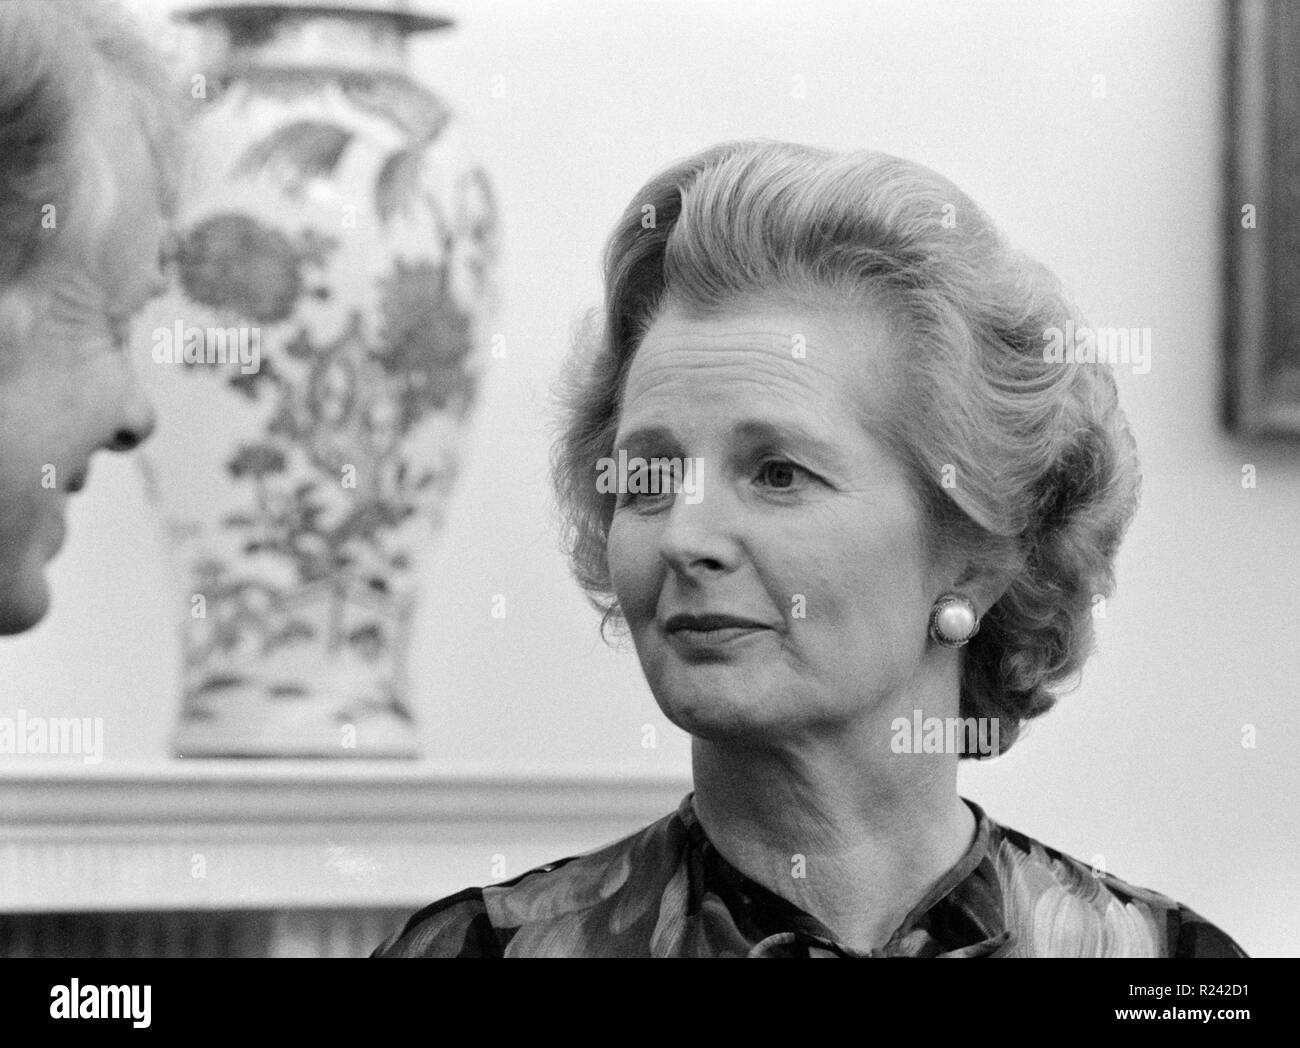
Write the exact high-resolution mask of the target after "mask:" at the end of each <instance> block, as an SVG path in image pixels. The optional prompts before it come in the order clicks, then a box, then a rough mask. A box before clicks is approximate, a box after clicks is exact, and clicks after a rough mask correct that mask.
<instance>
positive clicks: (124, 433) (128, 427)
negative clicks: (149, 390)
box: [104, 373, 158, 451]
mask: <svg viewBox="0 0 1300 1048" xmlns="http://www.w3.org/2000/svg"><path fill="white" fill-rule="evenodd" d="M157 421H158V416H157V413H156V412H155V411H154V406H153V404H152V402H151V401H150V400H149V398H148V397H147V396H145V392H144V390H143V389H142V388H141V386H140V383H139V381H138V380H137V379H136V377H135V375H134V373H132V374H131V375H130V377H129V378H128V379H127V388H126V390H125V391H124V394H123V402H122V410H121V411H120V412H119V415H118V418H117V419H116V424H115V425H114V427H113V431H112V435H111V436H110V437H109V439H108V441H107V442H105V444H104V448H105V449H106V450H108V451H131V450H133V449H135V448H137V447H139V446H140V445H141V444H143V443H144V442H145V441H146V440H148V439H149V436H150V434H152V433H153V431H154V426H155V425H156V424H157Z"/></svg>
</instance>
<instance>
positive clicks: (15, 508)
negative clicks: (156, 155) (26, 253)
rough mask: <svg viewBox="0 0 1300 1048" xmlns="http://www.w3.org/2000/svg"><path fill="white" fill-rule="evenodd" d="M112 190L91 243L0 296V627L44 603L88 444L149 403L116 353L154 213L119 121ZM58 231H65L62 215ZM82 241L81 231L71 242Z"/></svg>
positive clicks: (112, 443) (156, 227)
mask: <svg viewBox="0 0 1300 1048" xmlns="http://www.w3.org/2000/svg"><path fill="white" fill-rule="evenodd" d="M114 133H115V135H116V137H115V138H114V141H115V142H118V143H120V146H119V147H118V149H119V151H118V153H117V156H116V158H115V163H116V164H117V165H118V167H119V171H118V177H119V180H120V186H121V189H120V195H119V199H118V204H117V207H116V208H115V210H114V212H113V215H112V218H111V221H110V223H109V225H108V228H107V229H106V230H105V231H104V233H103V235H102V236H101V237H99V238H98V241H97V243H95V244H87V245H86V247H85V248H84V249H83V250H80V251H73V250H69V251H67V252H65V254H66V255H68V256H73V257H66V258H63V259H61V260H60V261H58V262H57V263H55V264H52V265H51V266H50V267H49V268H46V269H43V270H42V271H41V273H40V275H39V277H37V278H35V291H36V293H35V294H33V293H32V292H31V291H30V290H28V289H26V288H10V289H6V290H7V298H8V300H9V302H10V303H15V302H16V303H18V304H19V306H20V308H21V307H25V308H27V309H29V310H30V311H31V314H32V315H31V323H30V324H23V323H20V322H19V321H18V320H16V319H15V315H14V312H13V311H12V310H10V309H8V308H6V309H3V310H0V324H3V325H5V327H4V329H2V330H0V634H6V633H17V632H19V631H21V630H24V629H27V628H28V627H30V626H33V625H35V624H36V623H37V622H38V621H40V619H41V618H42V617H43V616H44V615H45V612H46V610H47V609H48V607H49V599H50V597H49V590H48V587H47V585H46V581H45V565H46V563H47V562H48V561H49V560H50V559H51V558H52V557H53V556H54V555H55V553H57V552H58V550H59V548H60V546H61V545H62V543H63V539H64V530H65V523H64V511H65V506H66V503H67V499H68V496H69V494H70V493H73V492H76V491H77V490H79V489H80V488H81V487H82V485H84V484H85V483H86V478H87V470H88V469H89V465H90V458H91V456H92V455H93V454H94V453H95V451H97V450H99V449H101V448H105V449H109V450H126V449H127V448H130V447H133V446H134V445H135V444H137V443H139V442H140V441H141V440H143V439H144V438H145V437H147V436H148V435H149V432H150V431H151V430H152V428H153V419H154V416H153V409H152V407H151V405H150V404H149V402H148V401H147V400H146V399H145V397H144V395H143V394H142V392H141V390H140V388H139V385H138V384H137V382H136V379H135V377H134V375H133V373H132V370H131V367H130V365H129V364H128V361H127V349H126V338H125V332H126V326H127V323H128V321H129V319H130V317H131V315H132V314H133V313H134V312H136V311H137V310H138V309H139V308H140V307H141V306H143V305H144V303H145V302H146V301H147V300H148V299H149V297H150V296H151V295H152V294H153V293H154V292H155V291H156V289H157V282H158V279H159V278H158V257H159V250H160V247H161V239H162V233H163V220H162V216H161V214H160V213H159V210H158V206H157V203H156V197H155V189H154V176H153V167H152V164H151V163H150V161H149V158H148V154H147V152H146V147H145V145H144V143H143V142H140V141H139V136H138V134H137V133H135V132H134V130H133V129H132V128H131V127H130V126H129V125H127V124H125V123H123V126H122V127H119V128H116V129H114ZM55 218H56V220H57V221H58V222H60V227H59V230H60V235H63V236H68V237H70V238H72V240H73V242H74V243H75V242H78V241H77V236H78V232H77V230H76V228H75V226H71V228H69V224H71V223H73V222H74V217H73V216H71V215H67V216H65V215H61V214H59V212H57V211H56V212H55ZM82 242H84V241H82Z"/></svg>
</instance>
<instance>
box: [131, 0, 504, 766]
mask: <svg viewBox="0 0 1300 1048" xmlns="http://www.w3.org/2000/svg"><path fill="white" fill-rule="evenodd" d="M182 17H184V18H186V19H189V20H191V21H192V22H194V23H195V24H196V25H197V26H198V27H199V28H200V29H201V30H202V31H203V36H202V39H203V47H202V52H203V54H204V60H205V62H206V63H207V64H208V67H209V68H208V71H207V72H205V73H202V74H195V75H194V77H193V80H192V82H191V83H190V85H189V86H190V88H191V94H192V95H193V96H194V97H195V99H196V102H195V106H196V109H197V113H196V117H195V122H194V124H193V131H192V148H191V151H190V157H191V159H190V162H189V168H188V173H187V174H186V176H185V178H184V180H183V185H182V189H181V199H180V202H179V211H178V218H177V223H176V233H175V237H174V241H173V243H172V245H171V248H170V250H169V252H168V257H167V260H166V261H167V265H168V270H169V273H170V277H171V279H170V290H169V291H168V292H167V293H166V295H165V296H164V297H163V298H161V299H159V300H155V302H154V303H153V304H152V306H151V307H150V310H149V313H148V317H149V319H147V320H144V321H143V322H142V323H141V324H140V325H139V327H138V329H137V330H138V332H139V333H140V337H138V339H137V343H136V351H137V352H138V353H139V354H141V355H143V354H147V359H141V360H140V361H139V369H140V371H141V372H142V373H143V374H144V375H145V376H146V381H147V383H148V385H149V386H150V387H151V389H150V392H151V395H152V397H153V400H154V403H155V405H156V407H157V410H158V426H157V429H156V432H155V435H154V438H153V439H152V440H151V441H150V442H149V443H148V444H147V445H146V446H145V448H144V449H143V451H142V454H141V460H142V464H143V466H144V469H145V475H146V480H147V487H148V490H149V491H150V493H151V496H152V497H153V498H154V499H155V500H156V502H157V504H158V506H159V508H160V511H161V513H162V516H163V519H164V521H165V523H166V526H167V534H168V539H169V541H168V545H169V551H170V553H171V555H172V560H173V563H174V567H175V569H176V570H175V575H176V576H177V577H178V578H179V580H180V583H181V586H180V592H179V594H178V595H177V598H176V604H175V607H176V615H177V618H178V619H179V620H180V623H179V624H180V631H181V637H182V645H183V685H184V695H183V699H182V709H181V713H180V722H179V727H178V729H177V731H176V734H175V739H174V750H175V752H176V753H177V754H178V755H181V756H205V757H216V756H225V757H233V756H266V757H270V756H303V757H307V756H320V757H324V756H341V757H348V756H361V757H374V756H393V757H413V756H418V745H417V741H416V734H415V731H414V718H413V711H412V708H411V700H410V690H409V685H408V680H407V675H406V668H405V667H406V658H407V650H408V647H409V642H410V633H411V624H412V618H413V613H414V609H415V606H416V588H417V568H418V566H419V561H420V560H421V557H422V555H423V554H424V553H425V552H426V551H427V550H428V549H429V548H430V546H431V544H432V541H433V539H434V537H435V533H436V532H437V530H438V529H439V526H440V523H441V513H442V510H443V508H444V506H445V504H446V500H447V498H448V495H449V493H450V491H451V489H452V485H453V482H454V479H455V476H456V471H457V461H458V451H459V441H460V438H461V436H462V434H463V431H464V427H465V424H466V422H467V420H468V417H469V414H470V411H471V409H472V407H473V405H474V401H475V395H476V391H477V389H478V385H479V373H480V370H481V368H480V364H481V354H480V352H479V348H480V346H481V344H482V341H483V339H482V335H483V331H482V325H483V322H484V320H485V319H486V315H487V314H488V313H489V312H490V310H491V308H492V299H493V297H494V289H493V284H492V269H493V262H494V258H495V253H496V218H495V208H494V206H493V201H492V193H491V190H490V186H489V183H488V180H487V178H486V177H485V175H484V173H483V171H482V170H481V169H480V168H479V167H478V166H476V165H475V163H474V162H473V161H472V160H471V159H470V154H469V152H468V150H467V149H466V148H465V147H464V145H463V143H462V142H461V140H460V139H461V135H460V133H459V131H458V127H457V124H456V122H455V120H453V118H452V114H451V113H450V111H449V110H448V108H447V106H446V105H445V104H444V103H443V102H442V101H440V100H439V99H438V97H437V96H435V95H434V94H432V93H431V92H430V91H429V90H427V89H426V88H424V87H422V86H420V85H419V84H417V83H416V82H415V81H414V80H412V79H411V78H410V77H409V76H408V75H407V73H406V69H405V42H406V38H407V36H408V35H409V34H410V33H413V32H417V31H421V30H426V29H433V28H439V27H442V26H445V25H447V24H448V22H447V20H446V19H441V18H434V17H430V16H426V15H419V14H416V13H413V12H412V11H410V10H408V8H407V5H405V4H398V3H392V2H388V3H382V2H372V0H350V2H342V0H336V2H332V3H329V2H317V3H294V2H283V0H282V2H279V3H274V2H265V0H258V2H256V3H236V2H231V3H205V4H201V5H196V6H191V7H189V8H188V9H187V10H186V11H184V12H183V13H182ZM151 325H152V326H151ZM144 335H147V336H148V345H147V347H146V346H145V345H144V341H145V339H144V337H143V336H144Z"/></svg>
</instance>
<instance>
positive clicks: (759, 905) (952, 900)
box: [677, 791, 1010, 957]
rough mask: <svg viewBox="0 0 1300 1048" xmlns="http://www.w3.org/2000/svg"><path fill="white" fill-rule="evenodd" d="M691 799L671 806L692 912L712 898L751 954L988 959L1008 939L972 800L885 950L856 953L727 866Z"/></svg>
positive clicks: (980, 815)
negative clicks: (958, 836)
mask: <svg viewBox="0 0 1300 1048" xmlns="http://www.w3.org/2000/svg"><path fill="white" fill-rule="evenodd" d="M694 797H695V793H694V791H692V792H691V793H688V794H687V795H686V796H685V797H684V798H682V801H681V803H680V804H679V805H678V807H677V818H678V819H679V820H680V821H681V823H682V824H683V825H684V827H685V830H686V834H687V838H688V840H689V842H690V849H689V851H690V856H689V860H688V861H689V866H690V896H691V899H690V907H689V908H690V911H691V912H698V909H699V907H700V905H701V903H702V902H703V900H704V899H705V897H706V896H707V895H709V894H714V895H716V896H718V898H719V899H720V900H721V901H722V902H723V904H724V905H725V906H726V908H727V911H728V913H729V914H730V916H731V918H732V920H733V921H734V922H735V924H736V930H737V931H738V932H739V933H740V934H741V936H742V937H743V938H744V939H745V940H746V941H748V942H750V943H751V944H752V945H751V948H750V950H749V956H750V957H790V956H799V957H805V956H820V957H834V956H838V957H986V956H989V955H991V954H992V953H994V952H995V951H996V950H997V949H998V948H999V947H1001V946H1003V945H1004V944H1005V943H1006V942H1007V941H1008V940H1009V939H1010V932H1009V931H1008V930H1007V928H1006V923H1005V920H1004V917H1003V912H1002V891H1001V888H1000V887H999V884H998V877H997V871H996V869H995V867H994V865H993V860H992V857H991V856H990V854H989V842H990V839H991V836H992V823H991V820H990V819H989V818H988V816H987V815H985V814H984V810H983V809H982V808H981V807H980V806H979V805H978V804H975V803H974V802H973V801H969V800H966V798H964V797H963V798H962V800H963V801H965V803H966V805H967V807H969V808H970V810H971V813H972V814H973V815H974V816H975V823H976V829H975V836H974V838H973V839H972V841H971V844H970V847H968V848H967V849H966V852H965V853H964V854H963V855H962V857H961V858H960V859H958V860H957V862H956V864H955V865H953V866H952V867H951V868H950V869H949V870H948V872H947V873H945V874H944V875H943V876H942V877H940V878H939V879H938V880H937V881H936V882H935V883H934V884H933V885H932V886H931V888H930V889H929V891H927V892H926V893H925V895H924V897H923V898H922V899H921V901H920V902H918V903H917V904H916V905H915V906H914V907H913V908H912V910H911V911H910V912H909V913H908V915H907V916H906V917H905V918H903V921H902V923H901V924H900V925H899V926H898V929H897V930H896V931H895V932H894V934H893V935H892V936H890V938H889V941H888V942H887V943H886V944H885V945H884V946H883V947H879V948H877V949H873V950H870V951H861V950H854V949H852V948H850V947H848V946H845V945H843V944H842V943H839V942H837V941H836V940H835V937H834V934H833V933H832V932H831V930H830V929H829V928H828V927H827V926H826V925H825V924H823V923H822V922H821V921H820V920H819V919H818V918H816V917H814V916H813V915H812V914H810V913H808V912H807V911H805V910H803V909H802V908H801V907H799V906H797V905H796V904H795V903H793V902H791V901H790V900H788V899H786V898H784V897H782V896H780V895H778V894H776V892H774V891H772V890H771V889H769V888H766V887H764V886H763V885H761V884H759V883H758V882H757V881H754V880H752V879H751V878H749V877H748V876H746V875H745V874H743V873H741V872H740V871H739V870H738V869H736V868H735V867H734V866H732V865H731V863H730V862H728V861H727V859H725V858H724V857H723V856H722V854H721V852H719V851H718V850H717V849H716V848H715V847H714V846H713V842H712V841H710V840H709V837H708V835H707V834H706V833H705V832H704V827H703V826H702V825H701V824H700V820H699V817H698V815H697V814H696V811H695V806H694Z"/></svg>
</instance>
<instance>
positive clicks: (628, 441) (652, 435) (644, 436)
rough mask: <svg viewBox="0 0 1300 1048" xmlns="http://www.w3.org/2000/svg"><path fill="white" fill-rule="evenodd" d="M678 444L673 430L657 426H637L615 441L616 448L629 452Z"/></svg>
mask: <svg viewBox="0 0 1300 1048" xmlns="http://www.w3.org/2000/svg"><path fill="white" fill-rule="evenodd" d="M676 444H677V438H676V437H675V436H673V432H672V430H670V429H668V427H666V426H657V425H648V426H637V427H636V428H635V429H632V430H629V431H628V432H627V433H624V434H622V435H621V436H618V437H616V438H615V440H614V447H615V448H622V449H623V450H625V451H628V452H634V451H639V450H641V449H642V448H655V449H659V448H663V447H665V446H675V445H676Z"/></svg>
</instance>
